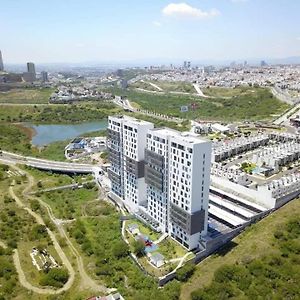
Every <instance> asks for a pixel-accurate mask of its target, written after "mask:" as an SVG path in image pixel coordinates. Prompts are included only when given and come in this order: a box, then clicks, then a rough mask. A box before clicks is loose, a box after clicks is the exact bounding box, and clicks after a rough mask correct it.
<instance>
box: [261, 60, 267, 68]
mask: <svg viewBox="0 0 300 300" xmlns="http://www.w3.org/2000/svg"><path fill="white" fill-rule="evenodd" d="M267 65H268V64H267V63H266V62H265V61H264V60H262V61H261V62H260V66H261V67H265V66H267Z"/></svg>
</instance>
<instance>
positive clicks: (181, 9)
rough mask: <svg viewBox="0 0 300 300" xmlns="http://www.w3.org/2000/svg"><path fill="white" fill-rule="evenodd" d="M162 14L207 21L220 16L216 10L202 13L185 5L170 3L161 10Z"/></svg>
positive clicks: (198, 9)
mask: <svg viewBox="0 0 300 300" xmlns="http://www.w3.org/2000/svg"><path fill="white" fill-rule="evenodd" d="M162 13H163V14H164V15H165V16H174V17H181V18H193V19H208V18H212V17H216V16H218V15H220V12H219V11H218V10H216V9H211V10H209V11H203V10H201V9H200V8H196V7H192V6H190V5H188V4H186V3H170V4H168V5H167V6H166V7H165V8H164V9H163V10H162Z"/></svg>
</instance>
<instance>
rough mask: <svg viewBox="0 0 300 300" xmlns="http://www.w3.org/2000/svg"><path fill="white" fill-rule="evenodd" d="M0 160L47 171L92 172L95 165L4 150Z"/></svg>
mask: <svg viewBox="0 0 300 300" xmlns="http://www.w3.org/2000/svg"><path fill="white" fill-rule="evenodd" d="M0 160H1V161H3V162H5V163H13V164H16V163H18V164H24V165H27V166H31V167H34V168H37V169H43V170H49V171H61V172H70V173H93V172H95V166H94V165H90V164H78V163H69V162H58V161H51V160H47V159H40V158H34V157H30V156H23V155H18V154H14V153H10V152H6V151H2V155H1V156H0Z"/></svg>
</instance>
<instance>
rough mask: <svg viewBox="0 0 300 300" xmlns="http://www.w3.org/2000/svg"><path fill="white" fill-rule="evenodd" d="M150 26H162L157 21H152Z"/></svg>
mask: <svg viewBox="0 0 300 300" xmlns="http://www.w3.org/2000/svg"><path fill="white" fill-rule="evenodd" d="M152 24H153V25H154V26H156V27H161V26H162V24H161V23H160V22H158V21H153V22H152Z"/></svg>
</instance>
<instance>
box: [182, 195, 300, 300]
mask: <svg viewBox="0 0 300 300" xmlns="http://www.w3.org/2000/svg"><path fill="white" fill-rule="evenodd" d="M299 214H300V200H299V199H297V200H293V201H292V202H290V203H288V204H287V205H285V206H284V207H282V208H280V209H279V210H278V211H276V212H274V213H273V214H271V215H270V216H268V217H266V218H265V219H263V220H262V221H260V222H258V223H257V224H255V225H252V226H251V227H249V228H247V229H246V230H245V231H244V232H243V233H242V234H240V235H239V236H238V237H236V238H235V239H234V240H233V243H232V244H231V245H229V246H228V247H225V248H224V249H223V250H222V251H220V252H219V253H218V254H215V255H212V256H210V257H209V258H207V259H206V260H204V261H203V262H202V263H200V264H199V265H197V268H196V271H195V274H194V275H193V276H192V278H191V279H190V280H189V281H188V282H187V283H186V284H184V285H183V286H182V288H181V298H180V299H184V300H186V299H190V297H191V293H192V292H194V291H197V292H196V293H195V298H193V299H297V297H294V298H293V297H292V296H287V294H288V293H289V291H290V292H291V293H293V292H295V291H297V293H298V296H299V293H300V291H299V288H298V284H297V282H299V279H300V271H299V270H300V267H299V264H300V261H299V249H300V244H299V241H300V238H299V235H300V229H299ZM295 219H296V220H297V222H298V225H297V222H296V223H295V222H294V223H293V225H291V226H290V225H288V224H289V222H291V221H292V220H295ZM297 226H298V227H297ZM294 229H295V231H296V232H294V236H293V237H291V236H289V231H292V230H294ZM274 234H275V236H277V238H275V237H274ZM231 246H233V247H231ZM274 259H275V261H274V262H272V260H274ZM278 264H281V265H282V267H278V266H279V265H278ZM268 265H269V266H268ZM224 266H229V267H228V268H227V267H225V270H224ZM235 266H237V270H235V269H234V268H235ZM220 268H221V269H220ZM247 268H248V270H249V268H257V271H253V272H256V273H253V274H254V275H255V277H257V279H255V278H252V279H251V280H250V281H251V282H253V285H251V286H248V289H249V292H250V291H251V296H249V295H248V294H247V291H246V290H245V287H247V284H246V283H245V281H244V280H246V279H247V278H248V279H250V277H249V276H250V275H249V274H248V273H247V270H246V269H247ZM226 269H227V271H226ZM253 270H254V269H253ZM236 271H237V272H242V273H241V274H240V275H235V272H236ZM216 272H217V273H216ZM228 272H233V273H234V275H228V276H232V277H231V278H232V280H230V282H228V280H227V279H226V278H224V277H222V278H223V279H222V280H223V281H222V282H221V283H222V284H221V285H220V280H221V276H220V273H221V274H223V275H226V274H228ZM263 272H265V273H263ZM217 274H218V275H217ZM243 274H244V275H243ZM253 274H252V275H251V276H253ZM268 274H269V275H268ZM287 274H289V275H288V276H289V279H287ZM223 275H222V276H223ZM214 276H217V277H214ZM236 276H242V277H240V278H241V279H243V284H245V285H244V286H236V281H235V280H236V279H235V278H236ZM273 276H274V277H273ZM297 278H298V279H297ZM241 282H242V281H241ZM223 283H224V284H223ZM210 284H212V285H210ZM255 285H257V287H255ZM270 285H271V286H270ZM214 286H215V289H214ZM285 286H286V288H285ZM205 287H208V289H207V290H204V288H205ZM199 289H200V290H199ZM205 291H206V292H207V293H206V296H205V297H203V298H201V297H200V296H199V297H198V296H197V297H196V295H203V292H205ZM222 291H223V292H224V293H227V292H229V294H230V293H231V292H232V293H233V294H232V298H230V297H229V296H228V295H227V296H226V295H224V294H223V292H222ZM255 291H256V292H258V293H259V295H257V294H255V293H256V292H255ZM284 291H285V292H286V293H287V294H284V293H285V292H284ZM265 292H266V293H268V295H265ZM236 293H238V294H236ZM245 293H246V294H245ZM275 293H277V296H278V297H277V298H276V297H275V298H274V295H275ZM204 294H205V293H204ZM245 295H246V296H245ZM271 295H273V296H271Z"/></svg>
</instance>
